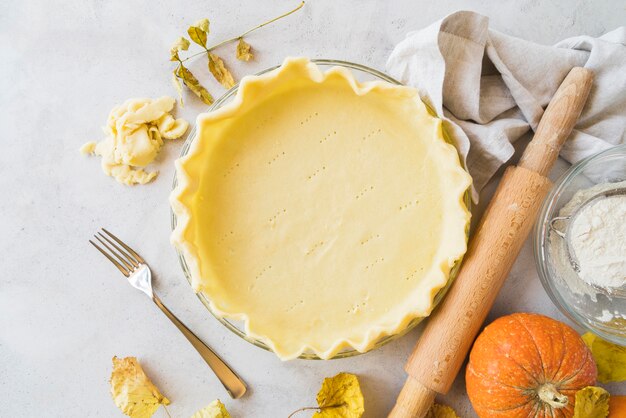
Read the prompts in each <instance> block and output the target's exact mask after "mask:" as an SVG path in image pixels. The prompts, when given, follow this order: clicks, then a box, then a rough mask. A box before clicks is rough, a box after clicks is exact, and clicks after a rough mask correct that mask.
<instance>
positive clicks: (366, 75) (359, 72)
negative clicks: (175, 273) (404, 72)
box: [172, 60, 469, 359]
mask: <svg viewBox="0 0 626 418" xmlns="http://www.w3.org/2000/svg"><path fill="white" fill-rule="evenodd" d="M313 63H314V64H316V65H317V66H318V67H320V68H321V69H327V68H328V67H343V68H346V69H350V70H351V71H352V74H354V76H355V77H356V79H357V80H359V81H370V80H382V81H385V82H387V83H390V84H394V85H399V84H400V83H398V82H397V81H395V80H393V79H391V78H389V77H387V76H386V75H384V74H382V73H380V72H377V71H375V70H372V69H369V68H367V67H363V66H361V65H358V64H353V63H348V62H342V61H332V60H313ZM276 68H278V67H274V68H270V69H268V70H265V71H263V72H261V73H259V74H257V75H262V74H265V73H267V72H269V71H273V70H275V69H276ZM244 86H247V84H246V83H244ZM238 88H239V86H235V87H233V88H232V89H231V90H229V91H228V92H226V94H225V95H224V96H222V97H221V98H220V99H218V100H217V101H216V102H215V103H214V104H213V105H212V106H211V107H210V108H209V111H216V110H218V109H220V108H222V107H223V106H225V105H226V104H228V103H231V101H232V100H233V99H234V98H235V95H236V93H237V92H238ZM396 89H399V88H396ZM246 91H247V89H245V88H244V90H242V93H243V92H246ZM243 94H245V93H243ZM420 106H421V109H422V113H421V114H423V115H427V114H428V111H426V110H425V109H424V107H423V106H422V105H421V104H420ZM224 110H226V109H224ZM321 112H322V111H321V110H320V114H321ZM431 113H433V112H432V111H431ZM315 114H316V115H317V113H315ZM428 117H429V118H430V116H428ZM431 119H432V118H431ZM411 120H412V116H411ZM301 125H302V123H301ZM201 132H202V131H201ZM210 132H212V131H210ZM197 137H198V131H197V129H196V128H194V129H193V130H192V132H191V133H190V134H189V137H188V139H187V141H186V143H185V144H184V146H183V148H182V152H181V157H183V156H185V155H187V154H188V153H189V152H190V146H191V145H192V144H194V146H193V147H192V148H198V147H200V146H201V145H202V144H204V141H203V142H196V143H194V141H197ZM202 138H203V139H204V138H205V136H202ZM405 138H406V136H405ZM420 138H421V137H420ZM439 138H440V141H441V136H439ZM320 143H321V141H320ZM440 143H442V142H440ZM442 146H443V145H442ZM445 146H446V147H449V145H445ZM450 148H451V147H450ZM448 152H449V153H450V155H454V154H453V151H448ZM283 154H284V152H283ZM189 155H190V156H195V155H196V154H194V153H193V151H192V153H191V154H189ZM344 155H348V154H344ZM418 155H422V154H418ZM196 161H204V160H196ZM255 161H256V160H255ZM203 164H204V163H201V164H200V165H199V167H203ZM208 167H211V166H208ZM457 167H458V162H457ZM458 170H460V168H459V169H458ZM461 172H462V171H461ZM179 175H180V174H179ZM464 175H465V176H467V174H464ZM183 176H185V173H184V172H183ZM181 178H183V177H181ZM185 178H187V179H188V178H189V177H185ZM442 178H447V175H446V176H445V177H442ZM178 180H179V179H177V178H176V175H175V178H174V188H176V186H177V184H178ZM410 182H411V179H409V183H410ZM181 184H183V185H185V184H186V183H185V182H181ZM466 186H467V183H465V184H463V186H462V188H459V189H458V194H455V195H454V196H457V197H455V198H454V199H455V200H456V202H457V203H456V205H459V207H460V202H459V200H458V198H459V197H458V196H461V195H463V201H464V204H465V206H466V207H467V208H469V193H468V192H467V191H466V192H465V193H464V194H463V190H464V189H465V187H466ZM232 190H238V189H237V188H234V189H232ZM402 190H404V189H402ZM219 196H222V195H221V194H220V195H219ZM444 196H445V195H444ZM451 197H452V195H451ZM426 207H428V206H426ZM395 208H396V207H395V206H394V210H396V209H395ZM223 213H230V212H223ZM464 213H467V212H464ZM181 219H184V220H183V221H182V223H181V225H183V227H184V225H186V223H185V222H186V221H185V219H186V220H188V219H190V218H189V217H185V218H181ZM197 219H204V218H197ZM450 222H452V221H450ZM176 226H177V219H176V215H175V214H174V213H172V227H173V229H174V230H175V229H176ZM460 226H461V227H462V224H461V225H460ZM456 231H457V232H455V233H456V234H457V235H456V236H457V237H458V239H457V242H459V243H461V242H462V241H461V239H462V237H463V233H462V229H460V230H459V229H456ZM231 234H232V232H231ZM465 240H467V231H466V233H465ZM396 254H401V253H399V252H398V253H396ZM420 254H421V253H420ZM459 254H460V252H459V253H457V254H455V256H454V258H450V263H451V261H452V260H454V259H455V258H456V257H457V256H458V255H459ZM185 257H186V256H185V254H183V253H181V252H180V251H179V259H180V262H181V266H182V268H183V272H184V273H185V277H186V278H187V280H188V281H190V283H192V282H193V277H196V278H198V277H204V276H199V275H198V274H197V272H196V270H193V269H191V270H190V268H189V266H190V260H186V259H185ZM191 261H194V260H191ZM459 264H460V260H459V261H457V262H456V263H455V265H454V266H453V268H452V269H451V271H450V272H449V275H448V276H449V280H448V282H447V285H446V286H445V287H444V288H442V289H440V290H438V291H437V294H436V295H435V298H434V302H433V303H432V304H431V303H430V301H431V299H430V297H431V295H432V294H428V303H429V306H433V305H436V304H437V303H438V302H439V301H440V300H441V299H442V297H443V295H444V294H445V291H446V290H447V287H448V286H449V284H450V282H451V280H452V279H453V278H454V277H455V276H456V273H457V271H458V267H459ZM191 266H192V267H193V266H194V264H193V263H192V264H191ZM192 271H194V272H196V273H195V274H194V273H192ZM192 276H193V277H192ZM443 278H444V276H442V279H443ZM407 280H408V279H407ZM402 283H404V282H402ZM441 284H443V281H440V282H439V285H438V286H437V287H436V288H435V289H434V290H435V291H436V289H439V287H440V286H441ZM196 289H197V287H196ZM197 295H198V297H199V298H200V300H201V301H202V303H203V304H204V305H205V306H206V307H207V309H208V310H209V311H210V312H211V313H212V314H213V315H214V316H215V317H217V318H218V320H219V321H220V322H222V324H224V325H225V326H226V327H227V328H229V329H230V330H231V331H233V332H235V333H236V334H237V335H239V336H240V337H242V338H244V339H245V340H247V341H249V342H251V343H253V344H255V345H257V346H259V347H261V348H264V349H269V347H268V346H267V345H266V344H265V343H264V342H263V341H260V340H257V339H256V338H252V337H251V336H250V335H248V334H247V333H246V332H245V330H244V323H243V322H241V321H235V320H231V319H227V318H224V317H223V316H222V314H223V313H222V314H218V313H219V312H216V311H215V310H214V308H213V302H215V303H217V301H220V300H221V299H219V298H216V299H215V300H213V301H211V300H210V299H209V298H208V297H207V295H206V294H204V293H201V292H200V293H197ZM417 296H420V295H417ZM420 297H421V296H420ZM412 300H413V299H409V302H408V303H412V302H411V301H412ZM237 312H241V311H237ZM243 312H246V311H243ZM425 312H428V311H425ZM421 319H422V318H415V319H413V320H412V321H411V322H410V323H409V324H408V325H406V326H405V324H402V327H403V328H402V330H401V331H399V332H398V329H399V328H398V329H395V330H393V332H394V335H393V336H387V335H385V336H384V337H381V338H379V339H377V340H375V343H374V344H373V346H370V347H367V348H363V347H361V349H362V350H367V349H370V348H377V347H379V346H381V345H382V344H384V343H385V342H387V341H390V340H391V339H393V338H394V337H396V336H398V335H402V334H403V333H405V332H407V331H408V330H409V329H411V328H412V327H413V326H415V325H416V324H417V323H419V322H420V320H421ZM407 321H408V319H407ZM390 333H391V331H390ZM370 341H374V340H373V339H370ZM337 349H339V347H337ZM332 354H334V352H333V353H328V355H327V356H325V358H328V357H330V356H331V355H332ZM356 354H359V351H356V350H354V349H344V350H342V351H339V352H338V353H337V354H336V355H335V356H334V357H333V358H341V357H348V356H351V355H356ZM296 355H298V353H294V354H293V356H294V357H295V356H296ZM292 358H293V357H292ZM300 358H306V359H315V358H317V357H316V355H315V354H313V353H307V352H304V353H303V354H302V355H300Z"/></svg>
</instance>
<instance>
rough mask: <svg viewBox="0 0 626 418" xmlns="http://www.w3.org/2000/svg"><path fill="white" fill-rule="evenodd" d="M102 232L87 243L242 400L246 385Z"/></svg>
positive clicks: (140, 263) (138, 264) (135, 259)
mask: <svg viewBox="0 0 626 418" xmlns="http://www.w3.org/2000/svg"><path fill="white" fill-rule="evenodd" d="M102 231H103V232H104V234H102V233H101V232H97V233H96V235H94V237H95V238H96V239H97V240H98V241H99V242H100V244H101V246H100V245H98V244H96V243H95V242H93V241H92V240H89V242H90V243H91V244H92V245H93V246H94V247H96V248H97V249H98V251H100V252H101V253H102V254H103V255H104V256H105V257H106V258H108V259H109V261H111V263H113V264H114V265H115V267H117V268H118V269H119V270H120V271H121V272H122V274H123V275H124V276H126V278H128V282H129V283H130V284H131V285H132V286H133V287H134V288H135V289H139V290H141V291H142V292H143V293H145V294H146V295H148V297H150V299H152V301H153V302H154V303H155V304H156V305H157V306H158V307H159V309H161V310H162V311H163V313H164V314H165V316H167V317H168V318H169V319H170V321H172V322H173V323H174V325H176V327H177V328H178V329H179V330H180V331H181V332H182V333H183V335H184V336H185V337H187V339H188V340H189V342H190V343H191V345H193V346H194V348H195V349H196V350H197V351H198V353H200V356H201V357H202V358H203V359H204V361H206V363H207V364H208V365H209V367H210V368H211V370H213V372H214V373H215V375H216V376H217V378H218V379H219V380H220V382H222V384H223V385H224V388H225V389H226V391H227V392H228V394H229V395H230V396H231V397H232V398H233V399H237V398H240V397H242V396H243V394H244V393H246V384H245V383H244V382H243V380H241V378H240V377H239V376H237V374H235V372H234V371H232V369H231V368H230V367H228V365H227V364H226V363H225V362H224V361H223V360H222V359H221V358H219V357H218V355H217V354H215V352H214V351H213V350H211V349H210V348H209V347H208V346H207V345H206V344H205V343H203V342H202V340H200V338H198V337H197V336H196V334H194V333H193V332H191V330H190V329H189V328H187V326H185V324H183V323H182V322H181V321H180V319H178V318H176V316H175V315H174V314H173V313H172V312H170V310H169V309H167V308H166V307H165V305H163V302H161V299H159V298H158V297H157V295H156V294H155V293H154V290H152V272H151V271H150V268H149V267H148V265H147V264H146V262H145V261H144V259H143V258H141V257H140V256H139V254H137V253H136V252H135V251H134V250H133V249H132V248H130V247H129V246H128V245H126V244H125V243H124V242H122V240H120V239H119V238H117V237H116V236H115V235H113V234H112V233H110V232H109V231H107V230H106V229H104V228H102ZM105 234H106V235H105ZM103 247H104V248H103Z"/></svg>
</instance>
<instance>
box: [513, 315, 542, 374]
mask: <svg viewBox="0 0 626 418" xmlns="http://www.w3.org/2000/svg"><path fill="white" fill-rule="evenodd" d="M513 317H515V320H516V321H517V322H518V323H519V324H520V325H521V326H522V328H524V330H525V331H526V334H528V336H529V337H530V340H531V341H532V342H533V345H534V346H535V351H537V356H538V357H539V365H540V366H541V372H542V374H543V382H541V383H542V384H543V383H546V379H547V376H546V369H545V367H544V366H543V363H544V358H543V356H542V355H541V351H540V350H539V345H538V344H537V341H536V340H535V336H534V335H533V334H532V332H530V330H529V329H528V327H527V326H526V324H525V323H524V321H522V318H520V315H513Z"/></svg>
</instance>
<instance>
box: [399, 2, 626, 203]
mask: <svg viewBox="0 0 626 418" xmlns="http://www.w3.org/2000/svg"><path fill="white" fill-rule="evenodd" d="M574 66H584V67H587V68H590V69H591V70H593V72H594V73H595V82H594V86H593V88H592V91H591V95H590V97H589V101H588V102H587V104H586V106H585V109H584V111H583V114H582V115H581V117H580V119H579V121H578V123H577V125H576V127H575V130H574V132H573V133H572V135H571V137H570V138H569V140H568V141H567V142H566V144H565V146H564V147H563V149H562V151H561V156H562V157H563V158H565V159H566V160H567V161H569V162H570V163H575V162H577V161H579V160H581V159H583V158H585V157H587V156H589V155H592V154H595V153H597V152H599V151H601V150H604V149H607V148H610V147H612V146H615V145H618V144H623V143H624V142H625V140H626V27H621V28H619V29H616V30H614V31H612V32H609V33H607V34H605V35H604V36H601V37H600V38H592V37H589V36H578V37H575V38H570V39H566V40H564V41H561V42H559V43H557V44H556V45H554V46H544V45H538V44H535V43H532V42H528V41H525V40H523V39H519V38H514V37H511V36H507V35H505V34H502V33H500V32H497V31H494V30H491V29H489V19H488V18H487V17H485V16H482V15H479V14H477V13H474V12H466V11H462V12H457V13H454V14H451V15H449V16H448V17H446V18H444V19H442V20H440V21H438V22H436V23H433V24H432V25H430V26H428V27H426V28H424V29H422V30H419V31H416V32H411V33H409V34H408V35H407V36H406V38H405V39H404V40H403V41H401V42H400V43H399V44H398V45H397V46H396V47H395V48H394V50H393V51H392V53H391V56H390V57H389V60H388V61H387V71H388V73H389V74H390V75H391V76H393V77H395V78H397V79H398V80H400V81H402V82H403V83H405V84H407V85H411V86H413V87H416V88H417V89H418V90H419V92H420V94H421V96H422V98H423V99H424V101H425V102H426V103H428V104H429V105H430V106H431V107H432V108H433V110H435V111H436V112H437V114H438V115H439V117H441V118H442V119H443V120H444V128H445V130H446V132H447V134H448V136H449V137H450V139H451V141H452V142H453V143H454V144H455V146H456V147H457V149H458V151H459V154H460V155H461V157H462V159H463V161H464V163H465V165H466V167H467V169H468V170H469V173H470V174H471V175H472V177H473V179H474V184H473V190H472V192H473V193H472V197H473V199H474V200H475V201H477V200H478V193H479V192H480V190H481V189H482V188H483V186H484V185H485V184H486V183H487V181H488V180H489V179H490V178H491V177H492V176H493V175H494V173H495V172H496V171H497V170H498V168H499V167H500V166H502V165H503V164H504V163H505V162H506V161H507V160H509V159H510V158H511V156H512V155H513V153H514V148H513V146H512V145H511V144H512V143H513V142H515V141H516V140H517V139H519V138H520V137H521V136H522V135H524V134H525V133H526V132H527V131H528V130H529V129H533V130H535V129H536V128H537V124H538V123H539V120H540V119H541V116H542V114H543V110H544V108H545V107H546V106H547V104H548V102H549V101H550V98H551V97H552V96H553V94H554V93H555V91H556V89H557V88H558V87H559V85H560V84H561V82H562V81H563V79H564V78H565V76H566V75H567V73H568V72H569V70H570V69H571V68H572V67H574Z"/></svg>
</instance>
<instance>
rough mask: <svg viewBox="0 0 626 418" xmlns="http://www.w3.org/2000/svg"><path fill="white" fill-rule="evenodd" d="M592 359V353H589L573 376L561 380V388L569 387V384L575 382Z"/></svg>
mask: <svg viewBox="0 0 626 418" xmlns="http://www.w3.org/2000/svg"><path fill="white" fill-rule="evenodd" d="M590 357H591V353H590V352H589V351H587V356H586V357H585V359H584V360H583V361H582V363H580V365H579V367H578V368H577V369H576V372H575V373H574V374H573V375H570V376H568V377H567V378H566V379H563V380H561V381H560V382H559V388H560V387H562V386H565V385H567V384H568V383H569V382H571V381H572V380H574V378H575V377H576V376H578V374H579V373H580V372H581V371H582V370H583V369H584V366H585V364H586V363H587V362H588V361H589V360H590ZM563 390H572V389H563Z"/></svg>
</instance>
